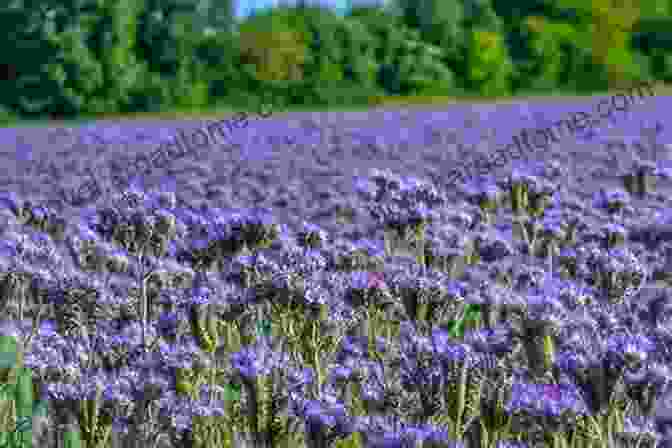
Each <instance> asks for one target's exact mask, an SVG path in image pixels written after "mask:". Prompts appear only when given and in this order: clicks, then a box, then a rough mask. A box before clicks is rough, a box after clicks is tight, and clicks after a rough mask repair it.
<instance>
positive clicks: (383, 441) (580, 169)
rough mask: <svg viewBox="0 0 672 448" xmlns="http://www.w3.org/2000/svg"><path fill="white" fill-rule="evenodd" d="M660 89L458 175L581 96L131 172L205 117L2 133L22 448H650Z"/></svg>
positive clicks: (287, 130) (6, 258)
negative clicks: (28, 411)
mask: <svg viewBox="0 0 672 448" xmlns="http://www.w3.org/2000/svg"><path fill="white" fill-rule="evenodd" d="M665 101H667V99H666V98H663V97H658V98H648V99H646V100H645V101H642V102H641V103H640V104H636V105H635V104H633V105H632V107H631V108H630V109H629V110H628V111H625V112H618V113H616V114H614V116H613V117H612V118H613V119H612V120H610V121H603V122H601V123H599V126H597V127H596V128H595V129H593V130H592V131H590V130H587V131H585V132H582V133H580V134H579V135H576V136H572V138H565V139H564V140H562V141H561V142H559V143H553V144H552V145H551V146H550V147H549V148H548V150H546V151H536V152H534V153H530V154H526V155H525V157H523V158H519V159H518V160H510V161H509V163H508V164H507V165H506V166H502V167H499V168H496V169H494V170H493V171H491V172H488V173H485V172H481V173H480V175H479V173H476V174H477V175H474V176H472V177H471V178H465V179H463V180H464V181H463V182H456V183H455V185H453V184H452V183H450V182H448V181H447V180H446V176H447V174H448V173H449V172H450V171H451V170H454V169H455V167H456V166H458V164H459V163H464V162H465V160H467V159H474V158H476V157H478V155H479V154H481V155H483V156H484V157H490V155H491V153H492V152H494V150H495V148H501V147H502V146H504V145H507V144H508V142H510V141H511V137H512V135H514V134H517V133H518V132H519V131H520V129H523V128H528V129H534V128H540V127H546V126H549V123H553V122H554V121H557V120H560V119H563V118H565V117H566V116H567V114H570V113H572V112H575V111H577V110H585V111H589V110H591V107H592V105H594V104H595V103H596V102H597V100H594V101H590V102H586V103H572V104H568V103H556V104H550V103H549V104H525V103H522V102H521V103H511V104H499V105H487V104H481V105H472V106H466V105H456V106H453V107H451V108H446V110H442V111H439V110H429V109H428V110H413V111H402V110H374V111H370V112H339V113H312V114H311V113H290V114H286V115H283V116H282V117H271V118H268V119H256V120H255V121H252V122H250V123H249V125H248V126H247V127H246V128H244V129H238V130H236V131H234V133H233V134H232V135H231V139H230V141H229V142H228V143H223V142H220V143H217V144H214V145H212V146H211V147H208V148H204V149H202V150H199V151H198V152H197V154H194V155H190V156H187V157H184V158H181V159H178V160H174V161H172V162H171V163H170V164H169V165H168V166H167V167H166V168H164V169H156V168H155V169H153V170H152V171H151V173H150V174H149V175H147V176H144V177H143V178H139V177H136V178H133V179H130V181H131V182H130V183H128V184H127V183H126V182H125V180H124V179H126V178H127V177H128V174H125V172H124V169H125V166H127V165H128V163H129V162H130V161H131V160H132V159H133V158H134V157H136V156H137V155H139V154H143V153H149V152H151V151H153V149H154V148H156V147H157V146H158V145H159V143H160V142H162V141H165V140H166V139H170V138H172V137H173V136H174V135H175V134H177V132H178V130H179V129H185V130H188V129H196V128H198V127H202V125H203V123H199V122H196V121H183V122H167V121H164V122H159V121H157V122H153V123H150V122H142V123H139V122H124V123H116V124H115V123H110V122H107V123H103V122H99V123H95V124H87V125H82V126H77V127H72V128H30V129H28V128H15V129H3V130H1V132H3V134H4V135H3V137H4V139H5V140H6V141H7V142H8V144H7V145H6V147H5V148H6V149H5V151H4V152H3V153H2V157H3V159H2V162H1V163H0V166H2V169H3V173H4V175H3V176H2V177H1V178H0V179H1V180H2V182H3V185H2V186H1V187H0V189H1V190H2V191H4V193H3V194H2V195H1V197H0V199H2V200H1V201H0V204H1V206H0V209H1V210H2V212H1V214H2V219H1V220H0V221H1V222H0V225H1V226H2V238H1V239H0V243H1V246H2V248H1V249H0V250H1V251H2V255H1V257H0V313H2V315H3V316H4V325H3V326H2V330H1V333H2V334H18V335H20V336H21V337H22V339H23V343H22V346H24V352H23V363H24V364H25V366H27V367H29V368H31V369H32V371H33V372H34V378H33V385H34V386H35V390H36V391H38V393H39V396H40V397H41V398H44V399H46V400H48V403H49V410H48V416H47V417H46V418H45V419H43V420H44V421H42V422H34V429H33V440H34V442H33V446H40V447H43V446H44V447H52V446H60V445H56V440H57V439H59V438H60V437H61V435H60V434H61V433H62V431H63V430H64V428H66V427H71V428H72V427H76V428H79V432H80V435H81V438H82V445H84V446H85V447H86V448H98V447H115V448H116V447H124V448H126V447H129V448H136V447H137V448H140V447H155V446H156V447H176V448H177V447H184V448H220V447H225V448H233V447H255V448H256V447H260V448H271V447H273V448H275V447H288V448H290V447H307V448H331V447H333V448H364V447H367V448H383V447H385V448H387V447H403V448H406V447H409V448H410V447H413V448H420V447H422V448H430V447H431V448H439V447H467V448H504V447H521V448H522V447H536V446H540V447H541V446H543V447H552V448H584V447H590V448H592V447H595V448H597V447H612V446H613V447H633V448H634V447H641V448H645V447H655V446H659V447H664V446H667V443H670V444H671V445H672V434H668V430H670V431H672V426H670V424H672V409H669V408H672V406H669V405H668V404H667V403H666V398H667V396H668V385H669V384H670V381H669V380H670V378H672V376H671V372H670V370H669V368H670V364H671V363H672V350H671V347H672V298H671V297H670V295H669V294H670V293H669V287H670V284H672V267H671V266H672V265H670V258H669V257H670V254H671V253H672V245H671V244H672V220H671V217H672V216H671V215H670V213H671V212H670V210H671V209H670V207H669V205H670V199H669V197H670V192H672V188H671V187H672V180H671V179H670V177H671V176H672V171H670V169H672V154H671V153H670V151H672V146H669V145H668V144H666V142H668V141H669V130H668V128H667V127H666V123H665V120H664V119H663V117H664V116H665V109H663V105H664V102H665ZM589 103H590V104H589ZM87 171H88V172H89V173H92V174H93V176H94V177H95V179H96V181H97V182H98V183H99V185H100V187H101V190H102V195H101V196H100V197H99V198H97V200H95V201H92V202H90V203H88V204H84V205H82V206H73V205H72V204H69V203H67V201H64V200H63V196H62V195H61V194H62V192H63V191H69V190H72V189H77V188H78V186H79V185H81V184H82V183H83V182H85V181H86V180H85V174H84V173H85V172H87ZM671 404H672V403H671ZM668 439H670V442H668Z"/></svg>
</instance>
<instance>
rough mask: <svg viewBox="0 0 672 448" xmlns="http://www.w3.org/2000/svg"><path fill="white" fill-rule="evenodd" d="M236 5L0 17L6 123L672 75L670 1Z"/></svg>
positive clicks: (602, 85)
mask: <svg viewBox="0 0 672 448" xmlns="http://www.w3.org/2000/svg"><path fill="white" fill-rule="evenodd" d="M230 2H231V0H211V1H210V2H209V3H208V7H207V8H205V9H204V8H203V7H202V5H201V4H200V3H201V2H200V0H15V1H13V2H5V4H4V5H2V6H0V27H2V30H3V33H4V36H5V39H3V40H2V41H1V42H0V46H2V47H3V48H2V52H1V54H2V57H1V59H0V75H1V77H0V108H1V110H0V112H1V113H2V114H6V115H18V116H20V117H38V118H39V117H48V118H67V117H77V116H83V115H98V114H117V113H121V114H125V113H135V112H155V111H164V110H186V109H189V110H194V109H195V110H198V109H202V108H207V107H214V106H220V105H225V106H233V107H235V108H249V109H255V110H256V109H257V108H258V107H259V105H260V104H264V103H266V102H267V101H268V99H269V98H273V102H274V104H275V105H276V106H303V105H305V106H332V105H346V106H347V105H368V104H371V103H372V102H375V101H376V99H378V98H385V97H406V96H414V97H428V96H430V97H431V96H433V97H435V96H478V97H486V98H487V97H502V96H511V95H521V94H526V95H527V94H531V93H540V94H547V93H553V94H556V93H571V94H575V93H579V94H581V93H589V92H594V91H605V90H608V89H611V88H621V87H627V86H630V85H632V84H636V83H638V82H643V81H646V82H651V81H652V80H657V81H663V82H667V80H668V79H669V78H670V76H671V74H672V59H671V58H670V55H671V53H670V48H672V34H671V33H672V32H671V31H669V30H670V29H672V27H670V25H671V24H672V18H671V17H670V11H671V9H672V3H671V2H669V1H667V0H665V1H661V0H395V1H394V2H393V4H392V6H386V7H382V6H355V7H353V8H351V10H350V11H349V12H348V13H347V14H345V15H339V14H337V13H336V12H335V11H333V10H331V9H329V8H325V7H318V6H310V5H305V4H301V5H300V6H281V7H275V8H269V9H265V10H263V11H259V12H257V13H255V14H252V15H251V16H249V17H246V18H245V19H243V20H241V21H236V20H234V19H233V17H232V14H231V13H230V11H231V3H230Z"/></svg>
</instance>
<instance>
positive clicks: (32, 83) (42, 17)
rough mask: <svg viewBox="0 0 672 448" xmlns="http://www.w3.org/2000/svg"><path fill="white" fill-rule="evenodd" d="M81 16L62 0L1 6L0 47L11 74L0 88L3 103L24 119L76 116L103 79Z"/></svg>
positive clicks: (76, 6)
mask: <svg viewBox="0 0 672 448" xmlns="http://www.w3.org/2000/svg"><path fill="white" fill-rule="evenodd" d="M79 12H80V4H79V2H75V1H66V0H60V1H59V0H48V1H23V2H13V3H11V4H7V3H5V4H4V5H2V6H0V26H2V29H3V32H4V33H5V36H6V39H3V40H2V43H0V48H2V50H3V55H4V58H5V61H8V62H9V61H11V65H12V67H13V72H14V74H15V76H14V77H13V79H11V80H6V81H3V82H2V85H1V86H0V88H1V89H2V92H1V93H0V101H1V102H2V103H3V104H5V105H7V106H9V107H10V108H12V109H13V110H15V111H17V112H18V113H20V114H21V115H24V116H45V115H52V116H74V115H76V114H78V113H79V112H80V111H81V110H83V109H84V107H85V105H87V104H90V100H91V98H92V97H93V96H94V94H95V92H96V91H97V90H98V89H99V88H100V87H101V86H102V84H103V82H104V80H103V76H102V67H101V65H100V63H99V62H98V61H96V60H95V57H94V55H93V54H92V52H91V51H90V50H89V49H88V48H87V47H86V45H85V44H84V42H85V40H86V34H85V33H86V30H87V27H86V22H85V21H84V20H82V19H83V18H84V15H82V14H79ZM80 21H81V22H80Z"/></svg>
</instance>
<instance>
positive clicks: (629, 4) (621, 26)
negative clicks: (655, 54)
mask: <svg viewBox="0 0 672 448" xmlns="http://www.w3.org/2000/svg"><path fill="white" fill-rule="evenodd" d="M558 3H559V5H560V6H562V7H565V8H571V9H573V10H575V11H577V12H578V13H579V16H580V17H581V18H582V19H583V20H582V22H583V23H582V26H581V30H582V31H583V32H584V33H585V34H586V36H585V37H584V38H583V39H581V40H582V42H587V43H588V45H590V48H592V54H593V58H594V59H595V62H596V63H598V64H602V65H604V66H605V68H606V70H607V73H608V76H609V82H610V84H611V85H612V86H614V87H619V86H623V87H625V86H629V85H630V84H631V82H632V80H633V79H636V78H637V74H638V73H639V72H640V69H639V68H638V66H637V63H636V62H635V61H634V59H633V53H632V51H631V49H630V33H631V31H632V29H633V27H634V26H635V24H636V23H637V21H638V20H639V18H640V15H641V8H640V6H641V5H640V3H641V1H640V0H590V1H585V0H559V1H558Z"/></svg>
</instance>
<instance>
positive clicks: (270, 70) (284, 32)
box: [240, 15, 308, 81]
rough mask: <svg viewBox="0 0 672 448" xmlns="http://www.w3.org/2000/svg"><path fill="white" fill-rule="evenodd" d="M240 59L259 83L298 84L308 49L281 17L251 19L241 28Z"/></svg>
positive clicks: (300, 35)
mask: <svg viewBox="0 0 672 448" xmlns="http://www.w3.org/2000/svg"><path fill="white" fill-rule="evenodd" d="M240 45H241V56H242V60H243V63H244V64H251V65H253V66H254V74H255V77H256V78H257V79H258V80H259V81H299V80H301V79H303V64H304V63H305V62H306V57H307V52H308V46H307V43H306V41H305V38H304V36H303V35H302V34H301V33H300V32H298V31H296V30H295V29H294V28H293V27H291V25H290V24H288V23H287V22H286V20H284V19H283V18H282V17H281V16H274V15H263V16H256V17H251V18H250V19H249V20H248V21H246V22H245V23H244V24H242V25H241V27H240Z"/></svg>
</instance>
